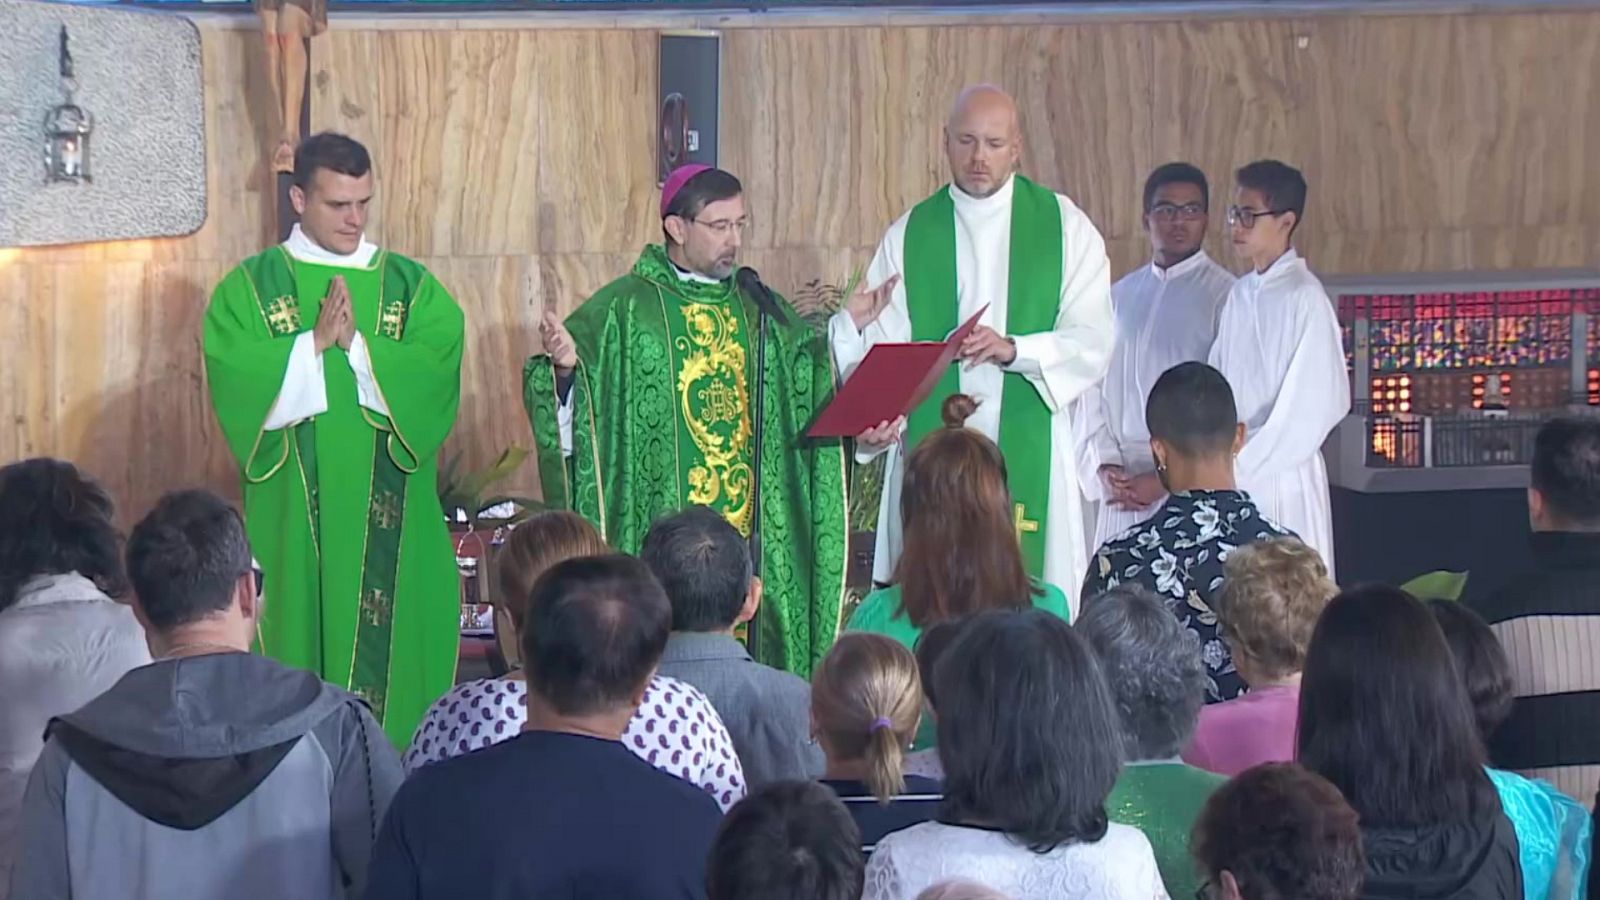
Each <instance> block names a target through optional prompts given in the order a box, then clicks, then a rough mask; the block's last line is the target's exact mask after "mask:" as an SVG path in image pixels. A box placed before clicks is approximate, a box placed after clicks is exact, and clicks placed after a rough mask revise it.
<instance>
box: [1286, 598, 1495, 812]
mask: <svg viewBox="0 0 1600 900" xmlns="http://www.w3.org/2000/svg"><path fill="white" fill-rule="evenodd" d="M1298 759H1299V761H1300V763H1301V764H1302V765H1304V766H1305V767H1306V768H1309V769H1311V770H1312V771H1314V772H1317V773H1319V774H1321V775H1322V776H1323V777H1325V778H1327V779H1328V780H1329V781H1331V782H1333V784H1334V786H1335V787H1337V788H1338V789H1339V790H1340V792H1342V793H1343V794H1344V796H1345V799H1346V800H1348V801H1349V802H1350V805H1351V806H1352V807H1354V808H1355V810H1356V812H1357V813H1359V814H1360V815H1361V825H1362V828H1363V829H1367V828H1405V827H1420V826H1431V825H1449V824H1457V823H1467V822H1471V821H1476V820H1479V819H1480V817H1481V816H1485V815H1487V814H1489V813H1490V812H1492V811H1498V810H1499V800H1498V799H1497V798H1496V794H1495V791H1494V788H1493V786H1492V785H1491V784H1490V782H1489V776H1488V775H1487V774H1486V773H1485V771H1484V765H1485V763H1486V760H1485V754H1484V748H1483V741H1482V740H1481V739H1480V738H1479V737H1478V730H1477V725H1476V723H1475V722H1474V720H1473V712H1472V704H1471V702H1470V701H1469V700H1468V699H1467V692H1466V689H1465V688H1464V687H1462V685H1461V679H1460V678H1459V676H1457V674H1456V668H1455V663H1454V661H1453V660H1452V659H1451V657H1450V647H1449V645H1448V644H1446V643H1445V639H1444V634H1443V632H1441V631H1440V630H1439V626H1438V624H1436V623H1435V622H1434V619H1433V615H1432V614H1431V613H1429V612H1428V608H1427V607H1426V606H1423V605H1422V603H1421V601H1419V600H1417V599H1416V598H1415V597H1412V596H1411V595H1410V594H1407V593H1406V592H1405V591H1402V590H1399V589H1398V588H1391V587H1383V586H1374V587H1365V588H1358V589H1356V590H1352V591H1346V592H1344V593H1342V594H1340V595H1339V596H1337V597H1335V598H1334V599H1333V602H1331V603H1329V604H1328V608H1327V609H1326V610H1325V611H1324V612H1323V614H1322V618H1321V620H1320V621H1318V622H1317V627H1316V630H1315V631H1314V632H1313V633H1312V636H1311V650H1310V652H1309V653H1308V654H1307V656H1306V666H1305V673H1304V678H1303V680H1302V682H1301V685H1300V732H1299V756H1298Z"/></svg>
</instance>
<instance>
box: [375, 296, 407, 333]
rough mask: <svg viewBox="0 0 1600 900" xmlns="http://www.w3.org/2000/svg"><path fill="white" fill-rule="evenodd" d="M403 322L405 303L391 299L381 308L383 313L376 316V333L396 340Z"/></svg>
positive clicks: (404, 320) (403, 325) (404, 318)
mask: <svg viewBox="0 0 1600 900" xmlns="http://www.w3.org/2000/svg"><path fill="white" fill-rule="evenodd" d="M405 323H406V305H405V304H404V303H401V302H400V301H399V300H391V301H389V305H388V306H385V307H384V308H383V315H381V316H379V317H378V333H379V334H381V335H383V336H384V337H386V338H388V339H389V340H391V341H398V340H400V332H401V330H402V329H403V328H404V327H405Z"/></svg>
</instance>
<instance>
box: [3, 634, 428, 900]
mask: <svg viewBox="0 0 1600 900" xmlns="http://www.w3.org/2000/svg"><path fill="white" fill-rule="evenodd" d="M403 777H404V775H403V773H402V770H401V767H400V760H399V757H398V755H397V754H396V753H395V750H394V748H393V747H392V746H391V745H390V744H389V742H388V740H387V739H386V738H385V737H384V734H383V731H382V729H381V728H379V726H378V724H377V722H376V721H374V720H373V718H372V715H371V713H369V712H368V711H367V709H366V706H365V705H364V704H363V703H362V702H361V701H360V700H358V699H357V698H356V697H354V696H353V695H351V694H349V693H347V692H345V691H343V690H340V689H339V688H336V687H333V686H332V685H329V684H327V683H325V682H323V681H322V680H321V679H319V678H317V677H316V676H315V675H312V674H310V673H308V672H303V671H300V670H297V669H290V668H287V667H285V666H283V665H280V664H279V663H277V662H274V661H272V660H270V659H265V658H262V657H259V656H252V655H249V654H245V653H229V654H218V655H211V656H196V657H189V658H183V659H172V660H163V661H159V662H155V663H152V664H151V665H148V666H144V667H142V668H138V669H134V670H133V671H131V672H129V673H128V674H127V675H125V676H124V677H123V678H122V680H121V681H119V682H117V683H116V685H115V686H113V687H112V688H111V690H109V691H107V692H106V693H104V694H102V695H101V696H100V697H99V698H98V699H96V700H93V701H91V702H90V703H89V704H88V705H87V706H85V707H83V708H82V709H80V710H78V711H77V712H75V713H73V714H71V715H68V716H64V717H62V718H60V719H57V720H55V721H54V722H53V723H52V724H51V731H50V741H49V743H47V744H46V745H45V749H44V753H43V754H42V755H41V756H40V757H39V762H38V765H37V766H36V767H35V768H34V771H33V776H32V778H31V779H30V780H29V782H28V790H27V794H26V796H25V797H24V800H23V811H22V822H23V834H24V838H23V843H22V852H21V855H20V858H19V860H18V864H17V868H16V870H15V872H14V873H13V880H12V895H11V896H12V900H45V898H48V900H64V898H73V897H77V898H96V900H98V898H109V897H117V898H127V900H157V898H163V900H164V898H179V897H181V898H193V900H208V898H223V897H226V898H229V900H277V898H295V900H319V898H329V900H337V898H343V897H359V896H360V895H361V893H362V890H363V888H364V886H365V884H366V873H367V863H368V860H369V859H370V857H371V854H372V843H373V840H374V838H375V836H376V834H377V830H378V825H379V824H380V823H381V822H382V819H383V814H384V811H385V810H386V809H387V807H388V805H389V800H390V799H391V798H392V797H393V796H394V792H395V791H396V790H397V789H398V788H399V785H400V781H401V779H402V778H403Z"/></svg>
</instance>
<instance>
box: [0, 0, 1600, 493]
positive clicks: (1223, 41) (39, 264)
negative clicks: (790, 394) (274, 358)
mask: <svg viewBox="0 0 1600 900" xmlns="http://www.w3.org/2000/svg"><path fill="white" fill-rule="evenodd" d="M882 21H885V20H878V22H879V24H872V25H863V26H860V27H789V26H787V25H785V26H778V27H770V28H762V27H754V28H749V27H740V28H729V29H727V30H726V31H724V32H723V45H722V51H723V62H722V71H723V103H722V123H723V125H722V135H721V139H722V148H723V162H724V164H725V165H726V166H727V167H728V168H730V169H731V170H733V171H734V172H736V173H737V174H738V175H739V176H740V177H741V178H742V179H743V180H744V182H745V184H746V187H747V192H748V197H747V200H748V202H749V204H750V207H751V209H752V211H753V213H754V215H755V227H754V229H753V231H752V233H751V234H750V235H749V236H748V237H747V239H746V257H745V258H746V260H747V261H748V262H749V263H751V264H752V265H754V266H756V267H757V268H759V269H760V270H761V272H762V274H763V276H764V277H765V278H766V280H767V281H768V282H769V283H770V284H772V285H773V286H774V287H776V288H778V289H780V290H782V291H784V292H786V293H789V294H791V295H792V296H796V297H801V296H803V295H804V294H805V292H806V286H807V285H808V284H809V283H813V282H818V283H822V284H833V285H838V284H841V283H843V282H844V281H846V280H848V278H849V276H850V274H851V273H852V272H853V271H854V270H855V269H857V268H859V267H861V266H863V265H864V264H865V263H866V262H867V260H868V259H869V258H870V255H871V253H872V251H873V248H874V246H875V245H876V243H877V241H878V239H879V237H880V236H881V234H882V231H883V229H884V228H885V227H886V226H887V224H888V223H889V222H890V221H891V220H892V219H893V218H894V217H896V216H898V215H900V214H901V213H903V212H904V211H905V210H906V209H908V208H909V207H910V206H911V204H913V203H915V202H916V201H917V200H919V199H921V198H922V197H923V196H925V195H926V194H927V193H928V192H929V191H931V190H932V189H933V188H934V187H936V186H937V185H938V184H940V183H942V182H943V181H945V180H946V178H947V174H946V166H945V161H944V155H943V150H942V147H941V129H942V127H943V125H944V121H945V118H946V115H947V113H948V111H949V107H950V104H951V101H952V100H953V99H954V97H955V94H956V93H957V91H959V90H960V88H961V87H962V86H964V85H967V84H971V83H976V82H983V81H992V82H997V83H999V84H1001V85H1002V86H1004V87H1006V88H1007V89H1008V90H1010V91H1012V92H1013V93H1014V94H1015V95H1016V96H1017V98H1018V100H1019V103H1020V104H1021V107H1022V111H1023V129H1024V140H1025V151H1024V165H1023V169H1024V171H1025V172H1026V173H1028V174H1030V175H1032V176H1034V177H1035V178H1037V179H1039V180H1040V181H1043V182H1044V183H1046V184H1050V185H1052V186H1055V187H1058V188H1062V189H1065V190H1066V191H1067V192H1068V193H1069V194H1070V195H1072V196H1073V197H1074V198H1075V200H1076V201H1077V202H1078V203H1079V205H1080V206H1082V207H1083V208H1084V209H1085V210H1086V211H1087V212H1088V213H1089V215H1090V216H1091V218H1093V219H1094V221H1095V222H1096V223H1097V224H1098V225H1099V227H1100V229H1101V231H1102V232H1103V234H1104V235H1105V237H1106V242H1107V249H1108V252H1109V254H1110V256H1111V258H1112V267H1113V270H1114V271H1115V272H1116V273H1119V274H1120V273H1122V272H1125V271H1127V270H1129V269H1131V268H1133V267H1134V266H1137V265H1140V264H1141V263H1142V262H1143V261H1144V259H1145V257H1146V255H1147V252H1148V250H1147V242H1146V239H1145V237H1144V235H1143V234H1142V232H1141V227H1140V221H1139V208H1138V204H1139V192H1140V188H1141V186H1142V183H1143V180H1144V177H1145V175H1146V173H1147V172H1148V170H1149V169H1150V168H1151V167H1152V166H1154V165H1156V164H1158V163H1160V162H1165V161H1168V160H1172V159H1188V160H1190V161H1192V162H1195V163H1197V164H1199V165H1201V166H1202V167H1203V168H1204V169H1205V170H1206V171H1207V172H1208V173H1209V174H1210V176H1211V178H1212V180H1213V183H1214V186H1215V191H1214V194H1215V198H1214V202H1213V213H1214V215H1213V221H1212V228H1213V233H1212V236H1211V240H1210V241H1209V246H1210V248H1211V249H1212V251H1213V253H1214V254H1215V255H1216V256H1217V258H1218V259H1220V260H1223V261H1225V262H1227V263H1228V264H1230V265H1235V266H1237V261H1236V260H1234V259H1233V258H1232V255H1231V252H1229V249H1228V247H1227V246H1226V243H1225V241H1224V240H1223V235H1222V233H1221V232H1222V230H1223V229H1222V216H1221V210H1222V208H1223V207H1225V206H1226V205H1227V202H1228V196H1229V193H1230V182H1231V172H1232V170H1233V169H1234V168H1235V167H1237V166H1238V165H1240V164H1242V163H1244V162H1247V161H1249V160H1251V159H1256V158H1260V157H1263V156H1278V157H1280V158H1283V159H1285V160H1288V161H1289V162H1292V163H1295V164H1296V165H1299V166H1301V167H1302V168H1304V169H1305V171H1306V173H1307V175H1308V177H1309V178H1310V180H1311V210H1310V215H1309V218H1308V221H1307V222H1306V225H1305V228H1304V230H1303V232H1302V234H1301V236H1300V244H1301V246H1302V249H1303V250H1304V252H1305V253H1306V255H1307V256H1308V257H1309V258H1310V259H1311V261H1312V263H1313V265H1314V266H1315V267H1316V268H1318V269H1319V270H1320V271H1323V272H1325V273H1343V272H1375V271H1396V270H1428V269H1467V268H1500V269H1504V268H1524V267H1536V266H1546V267H1548V266H1579V265H1590V266H1595V265H1600V169H1597V168H1596V166H1595V160H1597V159H1600V90H1597V87H1600V86H1597V85H1596V84H1595V80H1596V68H1597V67H1596V66H1594V65H1593V61H1594V60H1596V59H1600V12H1595V11H1573V12H1567V13H1539V14H1525V15H1517V14H1459V15H1449V16H1372V17H1364V16H1318V17H1308V18H1302V19H1284V18H1272V19H1262V20H1205V21H1177V20H1169V21H1156V22H1144V23H1137V24H1134V23H1127V24H1121V23H1100V24H1059V23H1058V24H1039V23H1038V22H1030V23H1027V24H1021V23H1019V24H1006V23H1004V22H1003V21H995V20H994V19H993V18H992V17H990V18H986V19H984V20H983V21H982V22H981V23H976V24H972V25H949V26H896V25H883V24H881V22H882ZM538 23H539V20H538V19H537V18H533V17H530V18H528V19H526V20H522V21H521V22H519V23H515V24H516V26H517V27H507V28H503V29H492V28H483V27H474V28H471V29H461V30H451V29H450V28H449V27H448V25H447V24H446V26H445V27H443V28H440V27H438V26H439V25H440V24H441V23H438V22H429V21H419V22H418V23H417V24H416V26H415V27H414V28H410V27H403V28H396V27H394V25H395V23H385V27H383V28H368V29H362V28H351V27H342V28H341V27H340V25H339V23H338V22H337V21H336V22H335V28H334V30H333V31H331V32H330V33H329V34H328V35H326V36H325V37H323V38H321V39H319V40H318V41H317V42H316V43H315V44H314V46H313V78H312V90H313V100H312V116H313V123H314V125H315V126H316V127H318V128H335V129H339V130H343V131H347V132H349V133H351V134H352V135H354V136H355V137H357V138H359V139H361V140H363V141H365V142H366V143H367V144H368V146H369V147H371V149H372V150H373V153H374V157H375V166H376V176H377V185H378V196H377V201H376V204H375V206H374V218H373V223H372V234H373V236H374V237H375V238H376V239H379V240H381V241H383V242H384V243H385V244H387V245H389V246H392V247H394V248H395V249H397V250H400V251H402V252H405V253H408V254H411V255H413V256H416V257H418V258H419V259H421V260H422V261H423V262H424V263H426V264H427V265H429V266H430V267H432V268H433V270H434V271H435V272H436V273H437V274H438V276H439V278H440V280H441V281H442V282H443V283H444V284H445V285H446V286H448V287H449V288H450V289H451V290H452V291H453V292H454V293H455V295H456V297H457V298H458V299H459V301H460V302H461V304H462V306H463V308H464V309H465V311H466V315H467V321H468V337H467V356H466V361H465V363H464V371H463V375H462V378H463V403H462V412H461V417H460V420H459V422H458V425H457V427H456V431H455V435H454V436H453V437H452V439H451V442H450V445H449V448H448V449H450V450H456V449H460V450H462V451H464V453H465V456H466V458H467V460H468V462H469V463H471V464H480V463H483V462H486V461H488V460H489V459H491V458H493V457H494V456H495V455H496V454H497V453H498V452H499V451H500V450H501V449H503V448H504V447H506V446H508V445H510V444H512V443H524V444H526V443H527V442H528V441H529V435H528V432H527V427H526V423H525V421H524V419H523V414H522V408H521V385H520V374H521V368H522V362H523V360H524V358H525V357H526V356H527V355H528V354H529V353H531V352H534V351H536V350H538V349H539V348H538V336H537V328H536V326H537V322H538V318H539V316H540V315H542V313H543V312H544V310H546V309H554V310H557V311H558V312H561V313H565V312H567V311H570V310H571V309H572V308H574V307H575V306H576V305H577V304H578V303H580V302H582V300H583V299H584V298H585V297H586V296H587V295H588V294H590V293H591V292H593V291H594V290H595V289H597V288H599V287H600V286H602V285H603V284H605V283H606V282H607V281H609V280H610V279H612V278H614V277H616V276H618V275H620V274H622V273H623V272H625V271H626V270H627V269H628V267H629V266H630V265H631V264H632V262H633V259H634V257H635V256H636V254H637V253H638V250H639V247H640V246H641V245H642V244H643V243H645V242H646V241H651V240H656V239H658V236H659V224H658V222H657V220H656V216H655V209H656V204H657V197H658V195H657V190H656V185H655V155H654V152H655V151H654V143H653V139H654V92H655V80H656V76H655V68H656V34H655V32H654V31H651V30H647V29H617V30H598V29H583V28H553V29H547V30H541V29H539V28H536V27H533V26H537V25H538ZM480 24H481V23H480ZM203 40H204V50H205V77H206V117H207V118H206V127H207V134H208V139H209V142H210V143H209V147H208V158H209V168H208V184H209V187H210V191H211V209H210V213H211V214H210V218H209V219H208V220H207V222H206V224H205V226H204V227H203V228H202V229H200V231H199V232H197V233H196V234H195V235H192V236H190V237H187V238H182V239H176V240H168V241H141V242H127V243H118V244H96V245H86V246H78V247H64V248H39V249H30V250H25V251H7V250H0V298H3V301H4V302H0V334H3V335H4V336H5V339H6V342H7V351H6V354H5V358H4V364H3V365H0V422H4V423H6V426H7V427H6V428H4V429H0V461H6V460H10V459H14V458H19V457H23V456H27V455H33V454H41V453H50V454H55V455H59V456H64V457H69V458H73V459H76V460H78V461H80V462H83V463H84V464H85V465H86V466H87V467H88V468H89V469H90V470H91V471H94V472H96V473H97V474H99V475H100V476H101V477H102V478H104V479H105V480H106V482H107V483H108V485H109V486H110V487H111V489H112V490H113V491H114V492H116V494H117V495H118V498H119V500H121V502H122V504H123V507H124V509H125V510H126V511H128V512H129V513H130V514H137V513H139V512H141V511H142V510H143V509H144V507H145V506H147V505H148V503H149V502H150V501H151V500H153V499H154V497H155V496H156V495H157V494H158V493H159V492H160V491H162V490H166V489H168V488H171V487H175V486H180V485H186V484H207V485H210V486H212V487H216V488H219V489H222V490H224V491H227V492H229V493H230V494H231V493H234V492H235V491H236V486H235V484H234V478H233V474H232V463H231V461H230V460H229V458H228V455H227V453H226V450H225V448H224V447H223V445H222V443H221V440H220V435H219V433H218V432H217V429H216V426H215V424H214V422H213V420H212V416H211V413H210V409H209V405H208V403H207V399H206V394H205V390H204V373H203V367H202V365H201V359H200V352H199V322H200V315H201V314H202V313H203V310H204V306H205V303H206V301H207V298H208V296H209V292H210V289H211V286H212V285H213V284H214V283H215V281H216V280H217V279H218V278H219V277H220V276H221V275H222V274H223V273H224V272H225V271H226V270H227V268H228V267H229V266H231V265H233V264H234V263H235V262H237V261H238V260H239V259H240V258H242V257H243V256H245V255H247V254H249V253H253V252H255V251H256V250H258V249H259V248H260V247H261V246H262V245H264V244H265V243H266V242H267V241H269V240H270V236H271V232H272V229H271V225H270V221H269V211H270V208H271V207H270V204H271V187H272V182H271V178H270V177H269V175H268V173H267V172H266V171H265V169H264V168H263V167H262V166H261V164H260V159H261V156H262V153H263V149H264V148H265V147H266V145H267V144H268V143H269V142H270V141H271V139H272V137H273V134H272V127H271V124H270V123H269V122H268V121H267V118H268V117H269V113H268V109H269V107H268V105H267V103H266V102H265V101H266V94H267V90H266V84H265V80H264V75H263V68H262V59H261V57H262V49H261V46H260V41H259V39H258V38H257V37H256V35H255V32H254V31H253V30H237V31H235V30H218V29H215V28H205V29H203ZM531 469H532V467H529V469H528V470H527V471H525V472H524V473H523V474H522V475H521V476H520V477H519V479H518V483H516V484H514V485H512V486H513V487H517V488H523V489H532V488H534V485H533V484H532V481H533V474H532V471H531Z"/></svg>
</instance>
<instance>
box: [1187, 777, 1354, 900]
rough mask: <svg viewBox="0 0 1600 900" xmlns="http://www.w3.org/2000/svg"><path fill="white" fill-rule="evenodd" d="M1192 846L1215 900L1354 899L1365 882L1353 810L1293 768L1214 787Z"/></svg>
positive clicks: (1335, 792) (1321, 782)
mask: <svg viewBox="0 0 1600 900" xmlns="http://www.w3.org/2000/svg"><path fill="white" fill-rule="evenodd" d="M1190 846H1191V848H1192V850H1193V853H1194V858H1195V860H1196V861H1197V862H1198V863H1199V864H1200V868H1201V870H1202V871H1203V872H1204V873H1205V875H1206V877H1207V878H1208V879H1209V880H1210V883H1211V889H1212V891H1211V893H1210V895H1209V896H1210V897H1212V898H1215V900H1355V898H1356V897H1358V896H1359V895H1360V893H1361V885H1362V880H1363V879H1364V878H1365V877H1366V859H1365V856H1364V854H1363V852H1362V849H1361V828H1360V826H1359V824H1358V822H1357V819H1356V812H1355V810H1353V809H1351V808H1350V804H1348V803H1346V802H1345V799H1344V796H1343V795H1342V794H1340V793H1339V789H1338V788H1336V787H1334V786H1333V785H1332V784H1330V783H1329V782H1328V780H1327V779H1326V778H1323V777H1322V776H1321V775H1318V774H1316V773H1315V772H1311V771H1309V770H1307V769H1304V768H1301V767H1300V766H1297V765H1295V764H1293V763H1268V764H1266V765H1261V766H1256V767H1255V768H1253V769H1246V770H1245V771H1244V772H1241V773H1240V774H1239V775H1237V776H1235V777H1234V779H1233V780H1232V781H1229V782H1228V783H1227V784H1225V785H1223V786H1222V787H1221V788H1218V789H1217V792H1216V793H1214V794H1212V795H1211V798H1210V799H1209V800H1208V801H1206V805H1205V808H1204V809H1203V810H1202V811H1201V813H1200V818H1199V819H1198V820H1197V821H1196V822H1195V825H1194V836H1193V838H1192V839H1191V841H1190Z"/></svg>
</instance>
